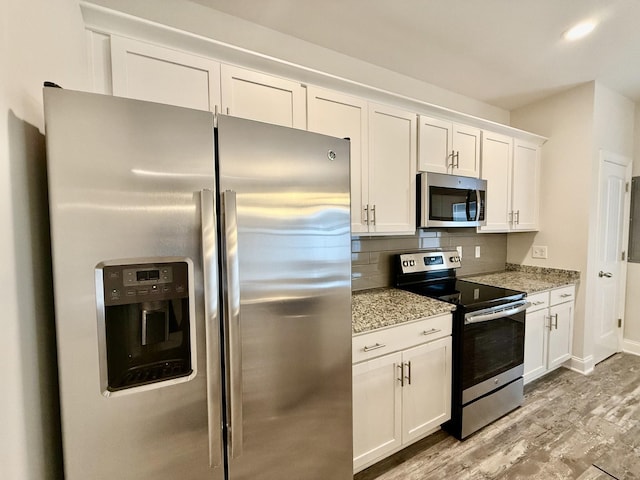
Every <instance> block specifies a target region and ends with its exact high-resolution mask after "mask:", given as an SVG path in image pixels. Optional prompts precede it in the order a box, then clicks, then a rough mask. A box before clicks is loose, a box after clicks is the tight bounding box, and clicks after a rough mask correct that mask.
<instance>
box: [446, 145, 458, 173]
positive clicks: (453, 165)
mask: <svg viewBox="0 0 640 480" xmlns="http://www.w3.org/2000/svg"><path fill="white" fill-rule="evenodd" d="M449 158H451V163H449ZM455 158H456V152H455V150H451V153H450V154H449V155H447V169H448V168H449V167H451V173H453V169H454V168H455V166H456V164H455Z"/></svg>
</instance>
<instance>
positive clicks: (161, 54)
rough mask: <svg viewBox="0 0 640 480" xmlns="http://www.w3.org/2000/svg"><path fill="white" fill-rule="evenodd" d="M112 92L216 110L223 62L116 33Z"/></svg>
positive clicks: (118, 94) (218, 101) (113, 45)
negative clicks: (120, 35) (119, 35)
mask: <svg viewBox="0 0 640 480" xmlns="http://www.w3.org/2000/svg"><path fill="white" fill-rule="evenodd" d="M111 74H112V85H113V94H114V95H116V96H119V97H127V98H135V99H138V100H146V101H150V102H158V103H165V104H168V105H177V106H180V107H188V108H194V109H197V110H207V111H214V110H215V107H216V106H219V105H220V64H219V63H218V62H215V61H213V60H209V59H207V58H203V57H199V56H196V55H190V54H187V53H183V52H179V51H177V50H171V49H169V48H164V47H158V46H156V45H151V44H149V43H144V42H140V41H137V40H131V39H129V38H123V37H118V36H115V35H113V36H112V37H111Z"/></svg>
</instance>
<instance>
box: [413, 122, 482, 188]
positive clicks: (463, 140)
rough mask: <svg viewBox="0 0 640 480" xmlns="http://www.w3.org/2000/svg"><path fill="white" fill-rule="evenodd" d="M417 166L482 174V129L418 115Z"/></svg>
mask: <svg viewBox="0 0 640 480" xmlns="http://www.w3.org/2000/svg"><path fill="white" fill-rule="evenodd" d="M418 121H419V130H420V133H419V152H418V170H419V171H421V172H435V173H450V174H454V175H463V176H465V177H478V176H479V174H480V129H478V128H474V127H469V126H467V125H461V124H457V123H452V122H450V121H446V120H440V119H437V118H431V117H427V116H425V115H420V116H419V120H418Z"/></svg>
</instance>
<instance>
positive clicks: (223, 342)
mask: <svg viewBox="0 0 640 480" xmlns="http://www.w3.org/2000/svg"><path fill="white" fill-rule="evenodd" d="M44 97H45V122H46V143H47V155H48V176H49V199H50V217H51V237H52V257H53V269H54V290H55V309H56V332H57V344H58V366H59V380H60V396H61V409H62V412H61V415H62V433H63V454H64V465H65V478H66V479H67V480H87V479H91V480H100V479H109V480H112V479H118V480H146V479H149V480H152V479H153V480H165V479H166V480H169V479H171V480H175V479H180V480H189V479H193V480H204V479H212V480H222V479H229V480H245V479H246V480H249V479H252V480H255V479H265V480H271V479H273V480H276V479H277V480H288V479H292V480H293V479H295V480H304V479H309V480H311V479H317V480H340V479H347V478H352V433H351V432H352V419H351V300H350V298H351V297H350V294H351V291H350V282H351V264H350V261H351V253H350V241H351V239H350V218H349V211H350V208H349V143H348V141H347V140H342V139H336V138H332V137H328V136H324V135H318V134H314V133H310V132H306V131H302V130H294V129H289V128H284V127H279V126H273V125H267V124H263V123H258V122H253V121H249V120H244V119H238V118H233V117H229V116H218V117H217V119H216V118H215V117H214V115H213V114H211V113H209V112H204V111H195V110H190V109H185V108H179V107H173V106H167V105H161V104H155V103H149V102H141V101H136V100H130V99H123V98H116V97H110V96H105V95H97V94H91V93H82V92H74V91H67V90H62V89H57V88H45V92H44ZM215 120H217V126H215V128H214V123H215Z"/></svg>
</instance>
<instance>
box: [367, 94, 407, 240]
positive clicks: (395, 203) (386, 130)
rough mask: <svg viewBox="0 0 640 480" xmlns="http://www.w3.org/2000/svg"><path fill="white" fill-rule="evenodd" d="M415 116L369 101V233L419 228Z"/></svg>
mask: <svg viewBox="0 0 640 480" xmlns="http://www.w3.org/2000/svg"><path fill="white" fill-rule="evenodd" d="M416 144H417V128H416V115H415V114H414V113H411V112H407V111H404V110H399V109H396V108H392V107H388V106H382V105H374V104H369V232H370V233H385V234H389V233H393V234H399V235H413V234H414V233H415V231H416V155H417V154H416V147H417V145H416Z"/></svg>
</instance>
